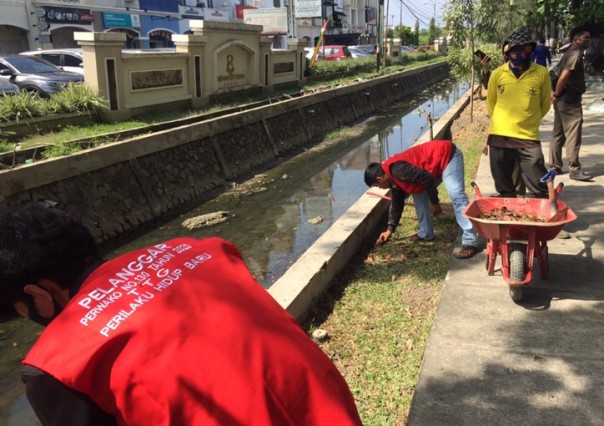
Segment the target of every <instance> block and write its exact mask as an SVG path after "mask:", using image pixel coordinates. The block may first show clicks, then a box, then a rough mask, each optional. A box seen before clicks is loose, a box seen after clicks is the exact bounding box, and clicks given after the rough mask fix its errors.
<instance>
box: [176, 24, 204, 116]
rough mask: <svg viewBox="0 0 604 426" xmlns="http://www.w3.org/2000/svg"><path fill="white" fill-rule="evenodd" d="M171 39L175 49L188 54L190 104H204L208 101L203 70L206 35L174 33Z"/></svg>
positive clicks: (197, 105) (194, 106) (195, 105)
mask: <svg viewBox="0 0 604 426" xmlns="http://www.w3.org/2000/svg"><path fill="white" fill-rule="evenodd" d="M172 41H173V42H174V44H175V45H176V51H177V52H179V53H187V54H188V56H189V60H188V62H189V66H188V68H189V70H188V75H189V82H188V86H189V87H190V88H191V106H192V107H193V108H196V107H199V106H202V105H205V104H207V103H208V101H209V97H208V87H209V86H208V82H207V81H206V80H207V74H206V73H205V72H203V66H204V65H203V64H204V62H205V61H206V60H207V59H206V44H207V41H208V38H207V36H201V35H185V34H174V35H172Z"/></svg>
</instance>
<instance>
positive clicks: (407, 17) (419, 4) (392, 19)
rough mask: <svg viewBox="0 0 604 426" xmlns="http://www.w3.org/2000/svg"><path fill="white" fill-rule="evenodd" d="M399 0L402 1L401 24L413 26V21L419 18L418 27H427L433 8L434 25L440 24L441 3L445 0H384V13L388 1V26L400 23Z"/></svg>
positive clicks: (441, 20) (441, 19)
mask: <svg viewBox="0 0 604 426" xmlns="http://www.w3.org/2000/svg"><path fill="white" fill-rule="evenodd" d="M401 1H402V3H403V6H402V9H403V25H405V26H407V27H411V28H413V27H414V26H415V21H416V20H419V27H420V28H428V27H429V25H430V19H432V17H433V16H434V11H435V9H436V25H442V23H443V18H442V9H443V8H442V5H443V4H444V3H445V0H384V13H386V7H387V4H388V2H390V7H389V9H388V16H387V18H388V26H391V25H393V24H394V25H399V24H400V22H401ZM435 6H436V8H435ZM412 12H413V13H412ZM414 14H415V15H416V16H417V18H416V17H415V16H414Z"/></svg>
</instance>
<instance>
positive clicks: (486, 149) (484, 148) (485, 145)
mask: <svg viewBox="0 0 604 426" xmlns="http://www.w3.org/2000/svg"><path fill="white" fill-rule="evenodd" d="M482 155H489V145H487V144H486V143H485V144H484V146H483V147H482Z"/></svg>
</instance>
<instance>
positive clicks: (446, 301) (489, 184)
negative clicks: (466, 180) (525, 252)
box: [408, 85, 604, 426]
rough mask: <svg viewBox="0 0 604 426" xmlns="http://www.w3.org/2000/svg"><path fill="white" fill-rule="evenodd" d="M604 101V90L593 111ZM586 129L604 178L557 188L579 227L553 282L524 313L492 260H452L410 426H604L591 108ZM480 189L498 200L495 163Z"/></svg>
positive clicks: (589, 158)
mask: <svg viewBox="0 0 604 426" xmlns="http://www.w3.org/2000/svg"><path fill="white" fill-rule="evenodd" d="M602 98H604V90H602V85H600V86H599V89H598V90H596V91H588V92H587V93H586V95H585V97H584V100H583V103H584V106H585V105H588V104H590V103H591V102H593V101H594V100H595V99H602ZM584 119H585V122H584V125H583V132H584V135H583V146H582V149H581V161H582V163H583V167H584V168H585V169H586V170H588V171H590V172H591V173H592V174H593V175H594V176H595V178H594V179H593V181H592V182H576V181H572V180H570V179H569V177H568V174H565V175H562V176H559V177H558V178H556V184H557V183H558V182H560V181H562V182H564V184H565V188H564V190H563V192H562V194H561V197H560V198H561V200H562V201H564V202H566V203H568V204H569V205H570V207H571V208H572V209H573V210H574V211H575V212H576V214H577V215H578V219H577V220H576V221H575V222H573V223H571V224H569V225H567V227H566V228H565V229H566V230H567V231H568V232H569V233H570V234H571V238H570V239H567V240H562V239H555V240H552V241H550V242H549V243H548V246H549V252H550V256H549V264H550V273H551V275H550V278H549V279H547V280H542V279H541V278H540V276H539V270H538V267H537V266H535V268H534V270H533V274H534V278H533V281H532V283H531V284H530V287H529V288H527V289H526V291H525V299H524V300H523V302H521V303H520V304H515V303H514V302H513V301H512V300H511V299H510V297H509V295H508V286H507V284H506V283H505V282H504V280H503V278H502V275H501V271H500V269H499V267H500V263H499V261H498V263H497V265H496V270H495V275H494V276H488V275H487V272H486V270H485V264H484V262H485V254H484V252H483V253H481V254H479V255H478V256H476V257H475V258H473V259H471V260H469V261H468V260H465V261H464V260H457V259H453V261H452V267H451V270H450V272H449V275H448V278H447V282H446V284H445V286H444V289H443V292H442V295H441V300H440V303H439V306H438V310H437V313H436V318H435V321H434V324H433V326H432V331H431V333H430V337H429V340H428V345H427V349H426V353H425V358H424V363H423V366H422V370H421V373H420V380H419V383H418V386H417V389H416V393H415V397H414V400H413V404H412V408H411V412H410V416H409V421H408V424H409V425H411V426H419V425H426V426H435V425H515V426H516V425H523V426H524V425H548V426H549V425H604V332H603V328H604V243H603V238H604V113H598V112H590V111H585V108H584ZM552 124H553V110H551V111H550V112H549V114H548V115H547V116H546V117H545V118H544V120H543V122H542V126H541V138H542V140H543V141H544V143H543V152H544V153H545V156H546V160H547V158H548V155H547V153H548V149H549V144H548V143H547V142H549V139H550V134H551V128H552ZM476 182H477V183H478V185H479V186H480V188H481V191H482V193H483V195H484V196H487V195H489V194H492V193H494V192H495V190H494V186H493V181H492V178H491V175H490V171H489V164H488V159H487V158H486V157H483V159H482V161H481V164H480V167H479V170H478V176H477V179H476Z"/></svg>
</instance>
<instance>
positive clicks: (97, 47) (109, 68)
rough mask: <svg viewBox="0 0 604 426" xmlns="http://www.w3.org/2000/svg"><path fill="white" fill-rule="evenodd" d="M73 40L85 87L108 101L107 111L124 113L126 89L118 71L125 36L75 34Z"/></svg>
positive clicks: (120, 66)
mask: <svg viewBox="0 0 604 426" xmlns="http://www.w3.org/2000/svg"><path fill="white" fill-rule="evenodd" d="M73 38H74V40H75V41H77V42H78V44H79V45H80V46H82V56H83V66H84V80H85V81H86V84H87V85H88V86H90V87H91V88H93V89H94V90H95V91H96V92H97V93H98V94H99V95H100V96H102V97H103V98H105V99H107V100H108V101H109V109H110V110H111V111H120V110H124V108H125V104H126V102H125V98H124V88H125V87H127V86H125V84H126V83H125V81H124V80H123V73H122V72H121V68H122V48H123V47H124V43H125V42H126V34H124V33H113V32H110V33H89V32H75V33H73Z"/></svg>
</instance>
